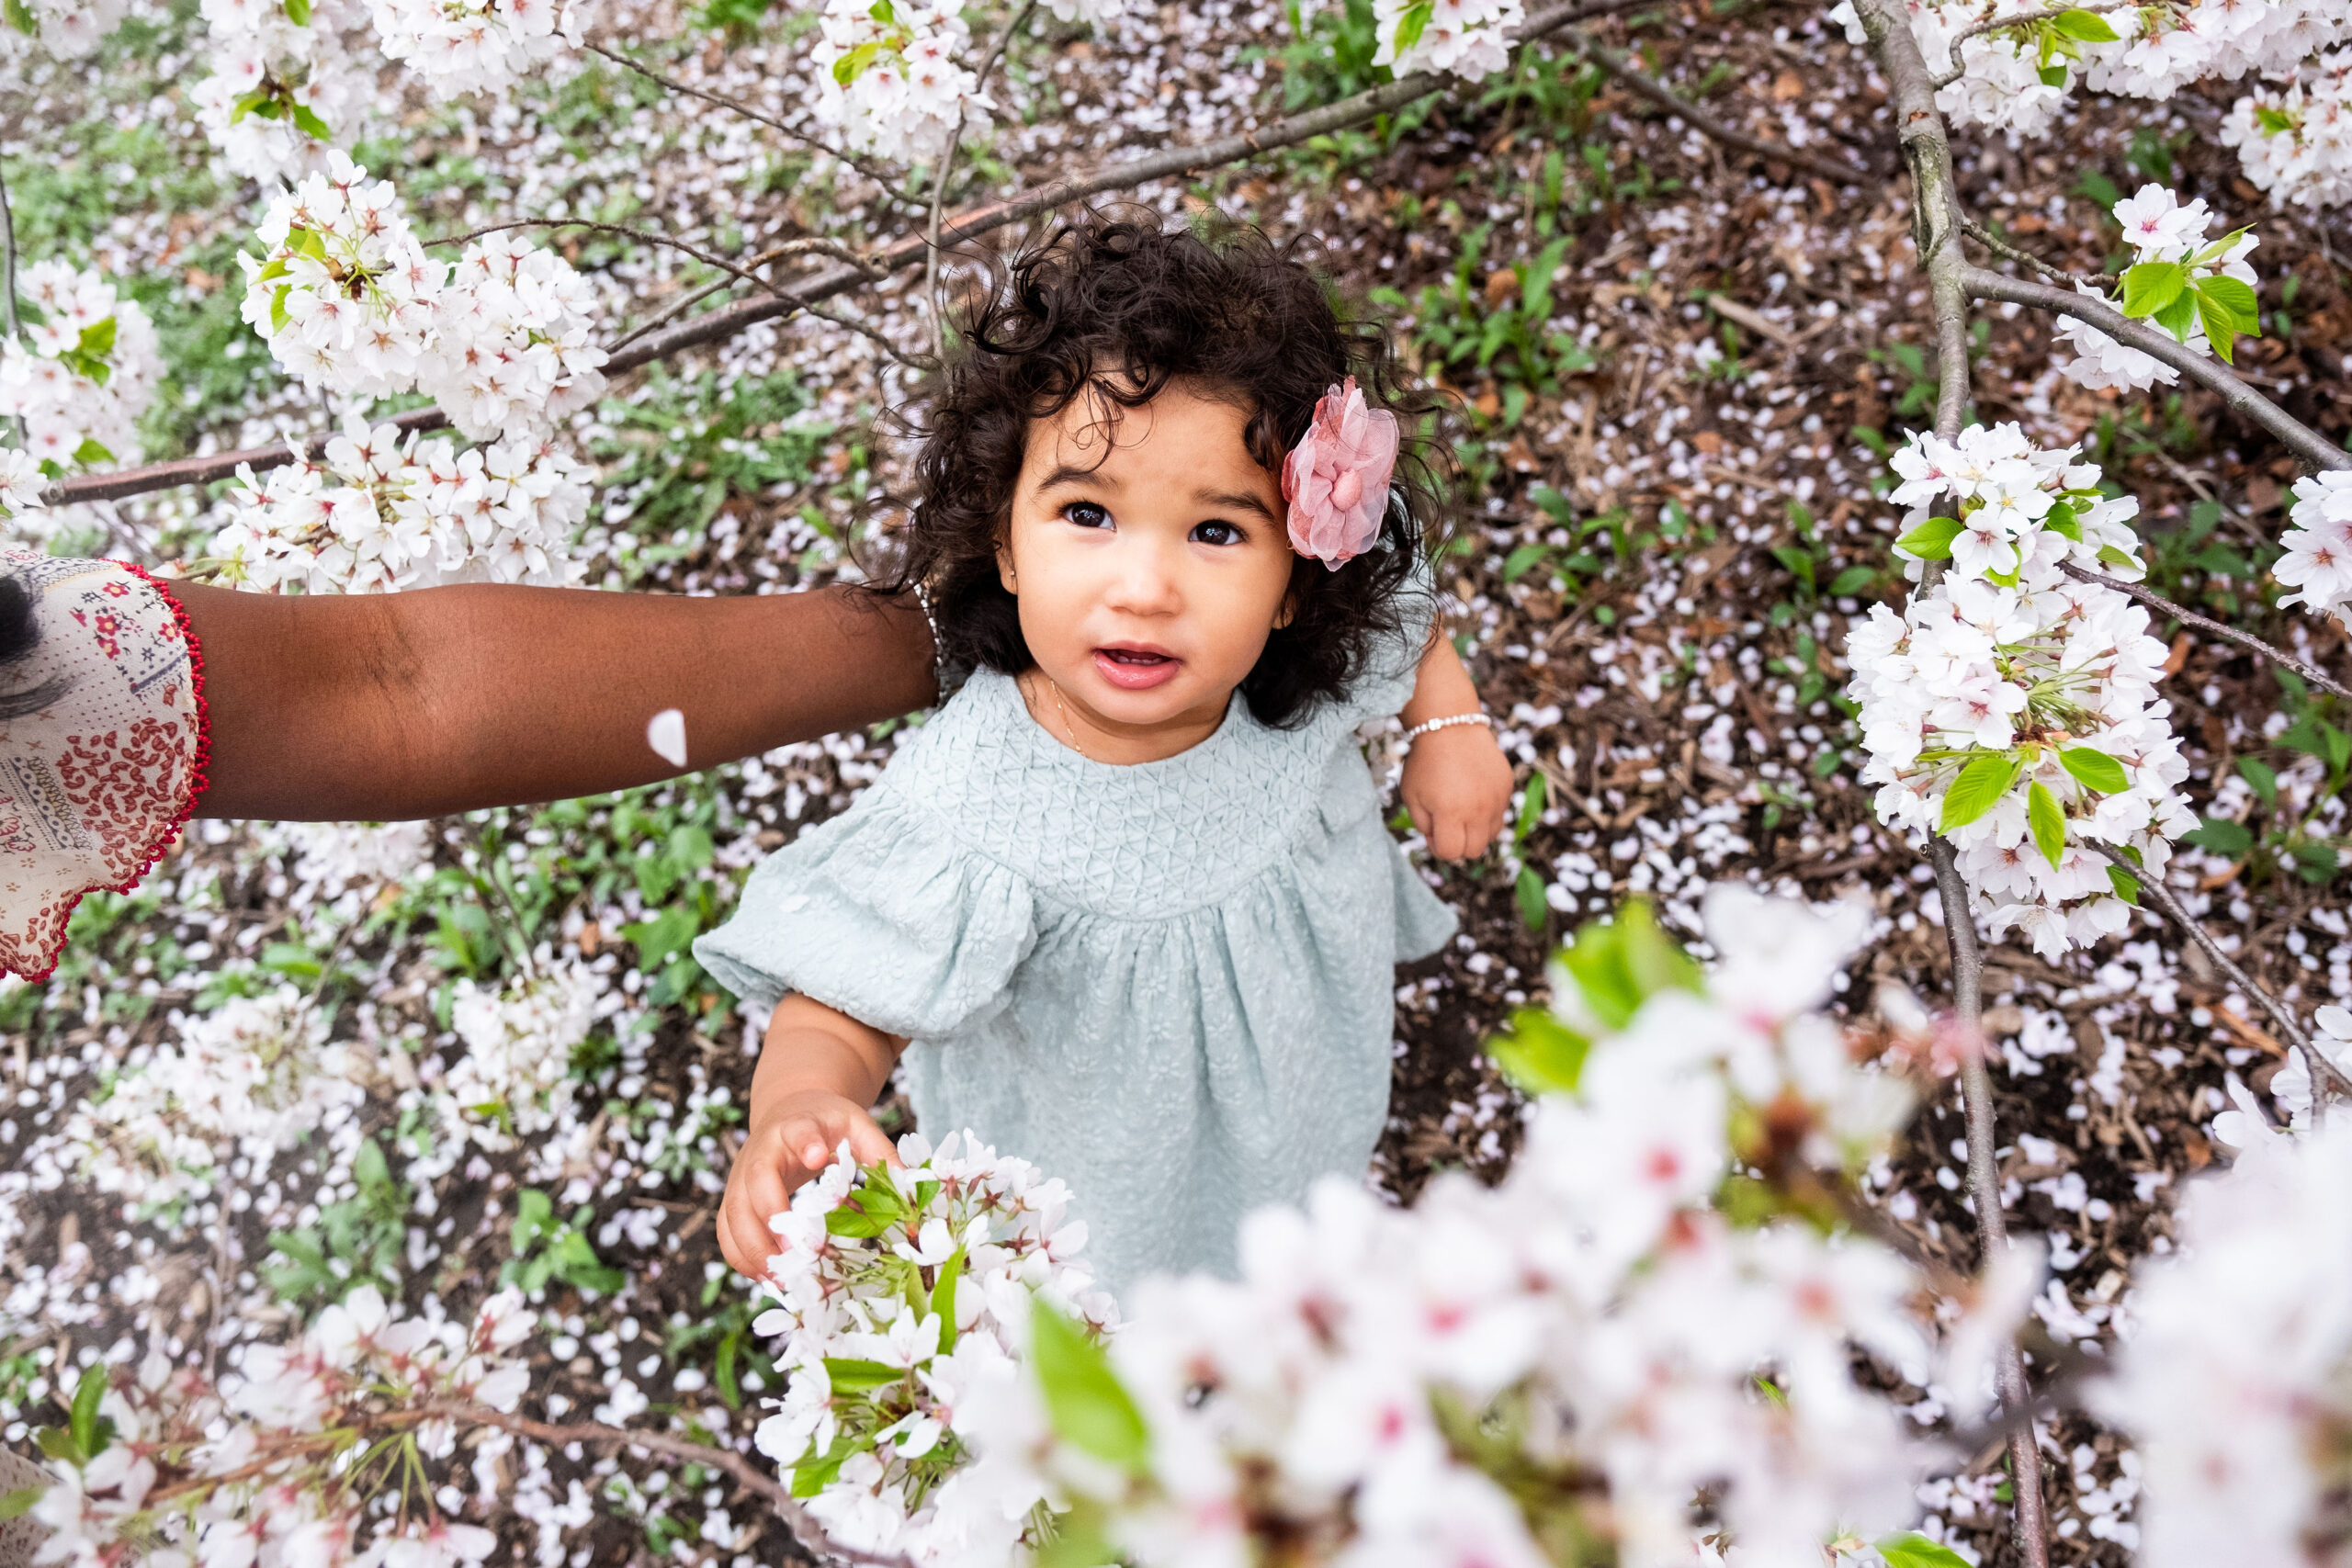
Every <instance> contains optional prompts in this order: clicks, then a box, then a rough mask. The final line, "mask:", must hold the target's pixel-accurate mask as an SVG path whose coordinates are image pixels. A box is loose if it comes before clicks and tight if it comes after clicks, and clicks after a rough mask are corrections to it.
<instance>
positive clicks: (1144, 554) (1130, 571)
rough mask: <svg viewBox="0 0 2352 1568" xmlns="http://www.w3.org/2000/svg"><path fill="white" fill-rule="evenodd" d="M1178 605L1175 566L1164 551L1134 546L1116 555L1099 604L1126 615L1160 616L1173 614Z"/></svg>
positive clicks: (1179, 598)
mask: <svg viewBox="0 0 2352 1568" xmlns="http://www.w3.org/2000/svg"><path fill="white" fill-rule="evenodd" d="M1103 602H1104V603H1105V604H1107V605H1108V606H1109V607H1110V608H1112V609H1114V610H1121V611H1125V613H1127V614H1129V615H1168V614H1170V613H1171V612H1173V611H1174V610H1175V609H1176V608H1177V606H1178V605H1179V604H1181V603H1182V592H1181V590H1180V587H1179V585H1178V582H1177V580H1176V571H1175V563H1174V562H1172V561H1170V560H1169V559H1168V558H1167V553H1166V552H1165V551H1163V550H1160V549H1159V548H1157V547H1154V546H1151V545H1148V544H1144V543H1141V542H1138V543H1137V544H1136V545H1135V546H1134V547H1131V548H1128V549H1125V550H1122V551H1120V552H1119V560H1118V565H1117V569H1116V570H1114V572H1113V573H1112V576H1111V581H1110V584H1109V588H1108V591H1107V592H1105V593H1104V595H1103Z"/></svg>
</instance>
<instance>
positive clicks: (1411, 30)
mask: <svg viewBox="0 0 2352 1568" xmlns="http://www.w3.org/2000/svg"><path fill="white" fill-rule="evenodd" d="M1436 14H1437V4H1436V0H1415V4H1414V5H1412V6H1408V8H1407V9H1406V12H1405V14H1404V15H1403V16H1402V17H1398V18H1397V53H1398V54H1400V55H1401V54H1403V53H1404V52H1405V51H1407V50H1408V49H1410V48H1412V47H1413V46H1414V45H1415V44H1417V43H1419V42H1420V41H1421V34H1422V32H1423V31H1425V30H1426V29H1427V28H1428V27H1429V25H1430V17H1433V16H1435V15H1436Z"/></svg>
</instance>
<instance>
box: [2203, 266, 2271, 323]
mask: <svg viewBox="0 0 2352 1568" xmlns="http://www.w3.org/2000/svg"><path fill="white" fill-rule="evenodd" d="M2197 292H2198V293H2199V295H2200V296H2202V297H2203V298H2204V299H2209V300H2211V301H2212V303H2213V304H2214V305H2215V306H2217V307H2219V308H2220V309H2222V310H2226V311H2228V312H2229V313H2230V314H2231V315H2232V316H2234V317H2236V318H2237V322H2238V331H2240V332H2242V333H2249V334H2252V335H2255V336H2259V335H2260V334H2261V332H2262V301H2261V300H2260V299H2256V297H2255V292H2254V290H2253V289H2252V288H2248V287H2247V286H2246V285H2245V283H2243V282H2241V281H2240V280H2239V279H2237V278H2234V277H2207V278H2200V279H2199V280H2198V284H2197Z"/></svg>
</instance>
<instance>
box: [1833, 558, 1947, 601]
mask: <svg viewBox="0 0 2352 1568" xmlns="http://www.w3.org/2000/svg"><path fill="white" fill-rule="evenodd" d="M1945 553H1946V554H1950V553H1951V551H1950V547H1949V546H1947V547H1946V551H1945ZM1876 581H1878V568H1876V567H1874V566H1849V567H1848V568H1847V569H1846V570H1843V571H1841V572H1839V573H1838V575H1837V576H1836V577H1835V578H1832V579H1831V580H1830V583H1829V596H1830V597H1831V598H1832V599H1849V598H1851V597H1853V596H1854V595H1855V594H1858V593H1860V592H1861V591H1862V590H1863V589H1865V588H1868V587H1869V586H1870V585H1871V583H1873V582H1876Z"/></svg>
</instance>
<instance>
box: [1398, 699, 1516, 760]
mask: <svg viewBox="0 0 2352 1568" xmlns="http://www.w3.org/2000/svg"><path fill="white" fill-rule="evenodd" d="M1474 724H1475V725H1483V726H1485V727H1486V728H1487V730H1488V731H1489V732H1490V733H1491V732H1492V730H1493V729H1494V725H1495V721H1494V720H1493V719H1492V718H1491V717H1489V716H1487V712H1486V710H1485V709H1483V708H1479V709H1474V710H1472V711H1471V712H1468V713H1449V714H1442V715H1440V716H1437V717H1436V718H1425V719H1423V720H1421V722H1420V723H1419V724H1416V725H1412V726H1410V727H1408V728H1407V729H1406V731H1405V735H1404V742H1405V749H1406V750H1408V751H1409V750H1412V748H1413V742H1415V741H1416V740H1419V739H1420V738H1421V737H1422V736H1424V735H1434V734H1436V733H1438V732H1439V731H1440V730H1443V729H1452V728H1454V727H1456V726H1468V725H1474Z"/></svg>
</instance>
